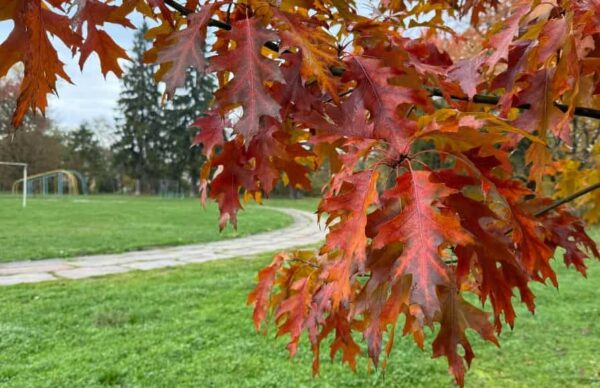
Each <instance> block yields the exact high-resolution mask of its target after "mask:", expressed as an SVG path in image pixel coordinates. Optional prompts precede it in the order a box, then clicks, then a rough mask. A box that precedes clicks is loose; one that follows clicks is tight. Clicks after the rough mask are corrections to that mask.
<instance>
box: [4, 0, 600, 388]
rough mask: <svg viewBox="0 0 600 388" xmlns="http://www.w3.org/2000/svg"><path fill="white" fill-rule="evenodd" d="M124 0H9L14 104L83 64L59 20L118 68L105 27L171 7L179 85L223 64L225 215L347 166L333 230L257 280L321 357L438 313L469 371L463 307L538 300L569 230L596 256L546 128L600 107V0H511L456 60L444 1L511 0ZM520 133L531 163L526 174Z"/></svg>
mask: <svg viewBox="0 0 600 388" xmlns="http://www.w3.org/2000/svg"><path fill="white" fill-rule="evenodd" d="M120 4H121V5H114V4H112V3H111V2H110V1H101V0H79V1H71V0H9V1H8V5H7V6H3V8H2V9H1V10H0V21H1V20H7V19H12V20H13V21H14V22H15V27H14V30H13V32H12V33H11V35H10V36H9V37H8V39H7V40H6V41H5V42H3V43H2V44H1V45H0V76H3V75H4V74H6V72H7V71H8V70H9V69H10V67H12V65H13V64H14V63H16V62H23V63H24V65H25V77H24V79H23V81H22V83H21V93H20V97H19V104H18V107H17V110H16V112H15V115H14V117H13V123H14V124H15V125H18V124H19V123H20V122H21V120H22V119H23V117H24V114H25V112H26V111H27V109H28V108H29V107H31V108H33V109H36V108H39V109H41V110H42V111H43V110H44V108H45V107H46V95H47V94H48V93H50V92H54V91H55V88H56V80H57V78H58V77H61V78H63V79H66V80H68V75H67V74H66V73H65V72H64V69H63V64H62V63H61V62H60V60H59V59H58V56H57V55H56V51H55V50H54V48H53V46H52V41H51V40H50V39H49V38H48V34H52V35H53V36H55V37H56V38H58V39H60V40H61V41H62V42H63V43H64V44H66V45H67V46H68V47H70V48H71V49H72V50H73V52H74V53H79V54H80V57H79V58H80V64H81V65H83V64H84V63H85V61H86V60H87V58H88V57H89V56H90V54H91V53H96V54H97V55H98V56H99V58H100V63H101V65H102V71H103V72H104V73H106V72H109V71H112V72H114V73H115V74H117V75H119V74H120V73H121V69H120V67H119V63H118V59H119V58H125V57H126V56H127V55H126V53H125V52H124V51H123V50H122V49H121V48H120V47H118V46H117V45H116V43H115V42H114V41H113V40H112V38H110V36H109V35H108V34H107V33H106V32H105V31H104V30H103V29H102V28H101V27H102V26H103V25H104V24H106V23H113V24H119V25H122V26H125V27H132V25H131V23H130V22H129V20H128V19H127V15H129V14H130V13H131V12H133V11H134V10H137V11H139V12H141V13H143V14H144V15H145V16H147V17H150V18H153V19H155V20H156V21H157V24H158V26H157V27H155V28H153V29H152V30H150V31H149V32H148V34H147V36H148V38H150V39H152V40H153V47H152V49H150V50H149V51H148V52H147V53H146V60H147V61H149V62H152V63H156V64H158V65H159V70H158V71H157V73H156V79H157V80H158V81H163V82H165V84H166V96H167V97H169V96H172V95H173V93H174V91H175V90H176V89H177V88H178V87H180V86H182V82H183V80H184V75H185V71H186V69H188V68H189V67H192V68H195V69H196V70H198V71H199V72H204V73H214V74H216V76H217V79H218V81H219V89H218V91H217V92H216V94H215V98H214V102H213V104H212V107H211V110H210V111H209V112H207V113H206V115H205V116H203V117H200V118H199V119H198V120H197V121H196V122H195V124H194V125H195V126H197V127H198V128H199V133H198V135H197V137H196V143H197V144H199V145H200V144H201V145H202V147H203V148H202V150H203V153H204V155H205V156H206V157H207V160H208V161H207V163H205V165H204V166H203V167H202V169H201V172H200V176H201V183H200V190H201V195H202V197H203V199H207V198H211V199H212V200H215V201H216V202H217V203H218V204H219V208H220V211H221V218H220V225H221V228H223V227H224V226H225V225H226V223H227V222H231V223H232V224H233V225H235V224H236V220H237V213H238V211H239V210H240V209H241V208H242V200H241V197H243V199H244V200H251V199H254V200H257V201H260V200H261V198H262V197H263V196H268V195H269V194H270V193H271V192H272V190H273V188H274V187H275V186H276V184H278V183H279V182H282V183H284V184H289V185H291V186H292V187H294V188H298V189H305V190H309V189H310V180H309V179H308V176H309V173H310V172H311V171H314V170H316V169H318V168H320V167H322V166H325V165H327V166H328V167H329V170H330V171H331V174H330V180H329V183H328V185H327V186H326V187H325V188H324V192H323V198H322V201H321V203H320V205H319V209H318V213H319V214H320V216H321V217H323V218H325V219H326V223H327V225H328V227H329V231H328V234H327V238H326V241H325V243H324V245H323V246H322V247H321V249H320V250H319V252H308V251H298V252H292V253H282V254H280V255H277V256H276V257H275V259H274V260H273V262H272V264H271V265H269V266H268V267H266V268H265V269H263V270H262V271H261V272H260V273H259V284H258V286H257V288H256V289H255V290H254V291H253V292H252V293H251V295H250V296H249V303H252V304H253V305H254V308H255V310H254V320H255V324H256V327H257V329H259V328H260V326H261V324H262V323H263V321H265V320H267V319H268V318H269V317H271V316H272V317H273V318H274V321H275V324H276V325H277V328H278V329H277V335H288V336H289V338H290V342H289V344H288V349H289V350H290V353H291V354H294V353H296V350H297V348H298V343H299V341H300V338H301V336H302V333H307V334H308V340H309V342H310V346H311V349H312V352H313V353H314V363H313V370H314V372H315V373H317V372H318V371H319V360H320V350H321V347H322V342H323V341H324V340H325V339H327V338H330V337H333V341H332V342H331V343H330V354H331V357H335V355H336V354H337V353H341V357H342V360H343V361H344V362H347V363H348V364H349V365H350V366H351V367H352V368H355V367H356V364H357V355H358V354H359V353H360V352H361V347H360V346H359V344H358V343H357V342H356V341H357V336H356V333H359V334H360V335H361V336H362V338H363V339H364V340H365V341H366V343H367V351H366V353H367V355H368V357H369V358H370V360H371V361H372V362H373V363H374V364H375V365H378V364H379V362H380V358H381V356H382V353H384V354H385V355H389V353H390V351H391V349H392V346H393V343H394V337H395V335H396V333H397V330H401V332H402V334H403V335H410V336H412V337H413V338H414V340H415V342H416V343H417V345H419V346H421V347H422V346H423V344H424V337H425V329H426V328H427V327H429V328H432V329H433V330H434V332H436V334H435V339H434V341H433V356H434V357H442V356H443V357H446V358H447V360H448V363H449V370H450V372H451V373H452V374H453V375H454V377H455V380H456V382H457V383H458V384H460V385H462V384H463V383H464V374H465V367H466V366H468V365H470V363H471V361H472V359H473V357H474V352H473V349H472V348H471V345H470V342H469V340H468V337H467V336H466V334H465V332H466V330H467V329H472V330H474V331H476V332H477V333H479V335H480V336H481V337H482V338H484V339H486V340H488V341H490V342H492V343H494V344H498V341H497V338H496V335H497V334H498V333H500V331H501V330H502V327H503V326H504V325H505V324H507V325H509V326H510V327H512V326H513V325H514V321H515V310H514V305H513V303H514V297H515V296H516V294H518V295H519V296H520V301H521V302H522V303H524V304H525V305H526V306H527V307H528V309H529V310H530V311H532V312H533V311H534V308H535V296H534V294H533V293H532V291H531V289H530V284H531V282H542V283H545V282H547V281H549V282H551V283H552V284H554V285H557V284H558V283H557V278H556V274H555V272H554V270H553V269H552V266H551V259H552V258H553V256H554V254H555V252H556V249H557V248H558V247H562V248H564V249H565V251H566V253H565V255H564V261H565V263H566V264H567V265H568V266H574V267H575V268H576V269H577V270H578V271H580V272H581V273H583V274H585V270H586V265H585V263H584V259H585V258H587V257H588V256H595V257H600V254H599V252H598V250H597V248H596V245H595V243H594V242H593V241H592V240H591V239H590V237H589V236H588V235H587V234H586V232H585V228H584V224H583V222H582V221H581V220H580V219H578V218H577V217H575V216H574V215H572V214H571V213H570V212H569V211H568V210H567V209H565V208H563V207H558V208H552V210H551V211H548V210H547V209H549V207H548V206H549V205H550V204H551V203H552V201H551V200H549V199H548V198H545V197H544V196H543V195H542V194H541V190H540V186H541V183H542V182H543V180H544V178H545V175H546V174H547V172H548V166H549V165H550V164H551V162H552V153H551V152H550V150H549V147H548V143H547V142H548V141H549V139H559V140H560V141H561V142H564V143H566V144H570V143H571V121H572V119H573V116H574V114H575V113H577V112H583V111H585V112H593V111H595V110H596V109H598V108H599V107H600V72H599V70H600V3H598V1H597V0H575V1H567V0H552V1H544V2H542V1H538V0H516V1H514V2H513V6H512V7H511V9H510V11H509V12H508V17H507V18H505V19H502V20H498V22H497V23H496V24H494V25H492V26H491V27H490V28H489V29H488V33H487V35H486V37H485V39H484V40H483V42H482V49H481V51H479V52H477V53H476V54H475V55H472V56H470V57H468V58H464V59H461V60H458V61H456V62H455V61H453V60H452V58H451V56H450V55H449V54H448V53H447V52H446V51H444V50H443V48H442V44H441V43H440V39H441V38H440V36H441V35H444V34H445V35H446V36H448V35H449V36H453V34H455V32H454V31H452V29H451V28H450V27H449V25H451V23H449V21H450V20H456V19H462V20H467V21H468V22H469V23H471V25H473V26H477V24H478V23H479V21H480V19H481V18H482V17H483V16H484V15H485V14H486V13H488V12H490V11H491V10H492V9H493V8H494V7H496V6H497V5H498V1H497V0H468V1H450V0H436V1H425V0H412V1H403V0H385V1H382V2H381V3H380V5H379V8H378V10H377V12H376V16H375V17H373V18H368V17H365V16H362V15H360V14H359V13H358V12H357V9H356V5H355V3H354V2H353V1H352V0H284V1H278V2H276V1H267V0H245V1H235V2H234V1H209V2H202V3H201V2H199V1H198V0H188V1H187V2H186V3H185V4H179V3H176V2H175V1H173V0H124V1H123V2H122V3H120ZM72 7H73V8H74V9H75V11H71V9H72ZM214 27H218V29H217V30H216V31H214V33H213V31H212V30H213V28H214ZM207 51H208V52H209V54H208V56H206V55H205V52H207ZM482 93H484V94H487V95H492V96H494V95H495V96H498V97H491V98H488V97H485V98H484V97H482V96H480V94H482ZM481 103H484V104H481ZM518 152H521V154H522V155H523V156H522V157H523V159H524V164H525V166H526V169H527V175H528V176H527V177H521V178H519V177H517V176H516V174H515V166H514V164H515V160H514V158H513V157H512V156H514V155H515V154H517V153H518ZM594 183H595V182H590V184H594ZM542 213H543V214H542ZM468 294H472V295H474V296H475V297H476V298H477V299H479V301H480V302H481V304H482V305H485V304H488V303H489V305H490V306H491V313H487V312H485V311H484V310H483V308H481V307H477V306H475V305H474V304H472V303H471V302H470V301H469V300H471V301H472V298H468V297H467V298H466V297H465V296H466V295H468ZM400 323H403V327H402V328H399V327H398V326H399V325H400Z"/></svg>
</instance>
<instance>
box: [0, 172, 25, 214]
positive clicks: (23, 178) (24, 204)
mask: <svg viewBox="0 0 600 388" xmlns="http://www.w3.org/2000/svg"><path fill="white" fill-rule="evenodd" d="M0 166H13V167H22V168H23V207H24V208H25V207H27V163H17V162H0Z"/></svg>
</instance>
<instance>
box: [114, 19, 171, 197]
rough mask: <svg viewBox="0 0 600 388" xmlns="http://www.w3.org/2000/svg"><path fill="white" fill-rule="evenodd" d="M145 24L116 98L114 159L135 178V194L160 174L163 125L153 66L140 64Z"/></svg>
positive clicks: (138, 33)
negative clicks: (116, 138)
mask: <svg viewBox="0 0 600 388" xmlns="http://www.w3.org/2000/svg"><path fill="white" fill-rule="evenodd" d="M146 31H147V26H145V25H144V27H143V28H142V29H141V30H140V31H138V32H137V33H136V35H135V41H134V45H133V58H132V63H131V65H130V66H129V67H128V68H127V70H126V72H125V75H124V76H123V78H122V91H121V96H120V98H119V101H118V105H119V111H120V115H119V117H118V118H117V136H118V137H119V140H118V141H117V142H116V144H115V145H114V151H115V162H116V164H117V165H118V166H119V167H120V169H121V171H122V172H123V173H124V174H126V175H129V176H130V177H132V178H134V179H135V180H136V193H139V192H140V191H141V190H143V191H150V178H151V177H154V178H157V177H161V176H162V175H163V173H164V171H163V160H162V152H161V147H162V145H161V143H162V141H163V139H161V132H162V130H163V126H164V120H163V112H162V106H161V92H160V90H159V89H158V87H157V85H156V83H155V82H154V73H155V71H156V66H154V65H147V64H145V63H143V59H144V52H146V50H147V49H148V42H147V41H146V40H145V39H144V35H145V33H146Z"/></svg>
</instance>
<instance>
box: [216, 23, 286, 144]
mask: <svg viewBox="0 0 600 388" xmlns="http://www.w3.org/2000/svg"><path fill="white" fill-rule="evenodd" d="M224 36H225V39H229V40H233V41H235V42H236V46H235V48H234V49H233V50H229V51H227V52H226V53H224V54H221V55H218V56H216V57H212V58H211V69H212V70H217V71H229V72H231V73H233V79H232V80H231V81H229V82H228V83H227V84H225V86H223V87H222V88H221V89H219V90H218V91H217V95H216V96H217V104H218V106H219V107H220V108H221V109H223V110H226V109H229V108H230V107H231V106H235V105H237V104H240V105H241V106H242V108H243V110H244V113H243V115H242V117H241V118H240V120H239V121H238V122H237V123H236V124H235V125H234V128H235V129H236V130H237V131H238V132H239V133H241V134H242V135H244V139H245V141H246V143H249V142H250V140H252V138H253V137H254V136H255V135H256V134H258V133H259V132H260V128H261V124H260V119H261V117H262V116H271V117H274V118H278V117H279V108H280V106H279V104H278V103H277V102H276V101H275V100H274V99H273V97H271V96H270V95H269V93H268V92H267V90H266V88H265V85H264V82H266V81H279V82H282V83H283V82H285V80H284V78H283V75H282V74H281V70H280V69H279V66H277V63H276V62H275V61H273V60H271V59H268V58H267V57H265V56H263V55H262V54H261V48H262V46H263V44H264V43H265V42H268V41H272V40H276V38H277V35H276V34H275V33H274V32H273V31H269V30H267V29H265V28H264V27H263V26H262V25H261V22H260V20H259V19H258V18H250V19H243V20H239V21H237V22H235V23H233V25H232V28H231V31H228V32H227V33H226V34H224Z"/></svg>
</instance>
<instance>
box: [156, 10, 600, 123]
mask: <svg viewBox="0 0 600 388" xmlns="http://www.w3.org/2000/svg"><path fill="white" fill-rule="evenodd" d="M164 2H165V4H166V5H168V6H169V7H171V8H173V9H174V10H176V11H177V12H179V13H180V14H182V15H184V16H187V15H189V14H191V13H194V11H192V10H189V9H187V8H186V7H184V6H183V5H181V4H179V3H178V2H176V1H175V0H164ZM208 25H209V26H210V27H217V28H221V29H223V30H227V31H229V30H231V25H230V24H228V23H223V22H222V21H219V20H215V19H211V20H210V22H209V23H208ZM265 47H267V48H268V49H270V50H273V51H275V52H279V45H278V44H277V43H275V42H267V43H265ZM330 71H331V74H333V75H335V76H341V75H342V74H343V73H344V69H343V68H341V67H332V68H330ZM427 89H428V91H429V93H430V95H431V96H432V97H444V94H443V93H442V91H441V90H440V89H438V88H427ZM450 98H452V99H453V100H458V101H471V100H469V98H468V97H462V96H450ZM499 100H500V97H498V96H489V95H484V94H476V95H475V96H473V100H472V102H475V103H478V104H488V105H497V104H498V101H499ZM554 106H555V107H556V108H558V109H559V110H561V111H562V112H566V111H567V110H569V106H568V105H565V104H561V103H559V102H554ZM519 108H520V109H530V108H531V106H530V105H529V104H527V105H521V106H519ZM573 114H574V115H575V116H581V117H588V118H592V119H600V110H598V109H592V108H584V107H575V111H574V113H573Z"/></svg>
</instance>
